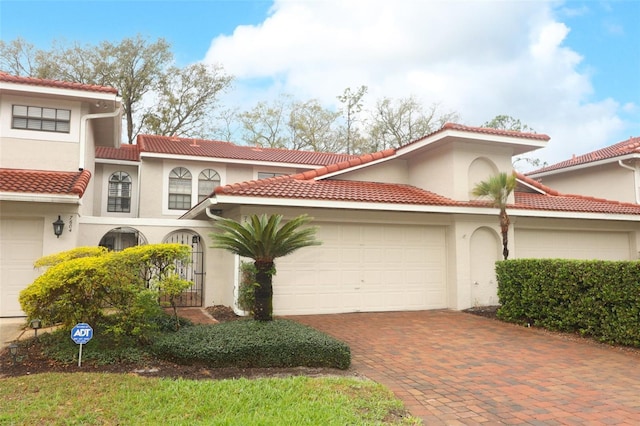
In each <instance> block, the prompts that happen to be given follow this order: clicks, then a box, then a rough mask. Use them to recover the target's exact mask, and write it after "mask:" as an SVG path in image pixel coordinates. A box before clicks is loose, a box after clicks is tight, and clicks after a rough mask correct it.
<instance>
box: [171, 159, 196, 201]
mask: <svg viewBox="0 0 640 426" xmlns="http://www.w3.org/2000/svg"><path fill="white" fill-rule="evenodd" d="M190 207H191V172H189V170H187V169H185V168H184V167H176V168H175V169H173V170H171V173H169V209H171V210H188V209H189V208H190Z"/></svg>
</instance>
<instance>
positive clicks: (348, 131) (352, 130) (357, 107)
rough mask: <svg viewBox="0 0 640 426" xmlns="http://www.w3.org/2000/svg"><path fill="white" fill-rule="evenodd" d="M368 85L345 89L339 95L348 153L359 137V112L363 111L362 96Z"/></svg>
mask: <svg viewBox="0 0 640 426" xmlns="http://www.w3.org/2000/svg"><path fill="white" fill-rule="evenodd" d="M367 90H369V88H368V87H367V86H360V87H359V88H358V90H356V91H355V92H354V91H352V90H351V88H350V87H347V88H346V89H344V92H342V95H339V96H337V98H338V101H340V103H342V109H343V115H344V118H345V128H344V134H345V139H346V151H347V154H351V151H352V149H353V145H354V142H355V141H356V140H357V139H358V136H359V135H358V129H357V127H356V123H357V122H358V120H359V118H358V114H359V113H360V112H361V111H362V107H363V103H362V98H363V97H364V95H365V94H366V93H367Z"/></svg>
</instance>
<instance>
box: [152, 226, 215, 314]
mask: <svg viewBox="0 0 640 426" xmlns="http://www.w3.org/2000/svg"><path fill="white" fill-rule="evenodd" d="M162 242H163V243H178V244H186V245H189V246H191V261H190V262H189V263H183V262H178V263H177V264H176V272H177V273H178V275H180V278H182V279H185V280H188V281H191V282H193V285H192V286H191V287H189V288H188V289H186V290H185V291H184V292H182V294H181V295H180V297H179V298H178V300H177V306H180V307H187V306H202V305H203V301H204V274H205V273H204V247H203V244H202V239H201V237H200V235H198V234H197V233H196V232H193V231H191V230H188V229H182V230H179V231H175V232H172V233H171V234H169V235H167V236H166V237H165V238H164V240H163V241H162Z"/></svg>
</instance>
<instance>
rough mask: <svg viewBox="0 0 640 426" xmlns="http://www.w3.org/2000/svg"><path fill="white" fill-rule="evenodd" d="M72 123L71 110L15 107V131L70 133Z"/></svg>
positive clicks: (12, 124) (13, 121) (13, 126)
mask: <svg viewBox="0 0 640 426" xmlns="http://www.w3.org/2000/svg"><path fill="white" fill-rule="evenodd" d="M70 121H71V110H69V109H57V108H43V107H36V106H26V105H14V106H13V119H12V122H11V127H12V128H13V129H24V130H39V131H42V132H57V133H69V129H70V128H71V126H70Z"/></svg>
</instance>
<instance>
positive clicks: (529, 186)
mask: <svg viewBox="0 0 640 426" xmlns="http://www.w3.org/2000/svg"><path fill="white" fill-rule="evenodd" d="M516 181H518V183H520V184H522V185H524V186H526V187H527V188H529V189H533V190H534V191H536V192H537V193H539V194H543V195H547V192H546V191H543V190H542V189H540V188H538V187H536V186H533V185H531V184H530V183H527V182H525V181H522V180H520V179H517V178H516Z"/></svg>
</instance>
